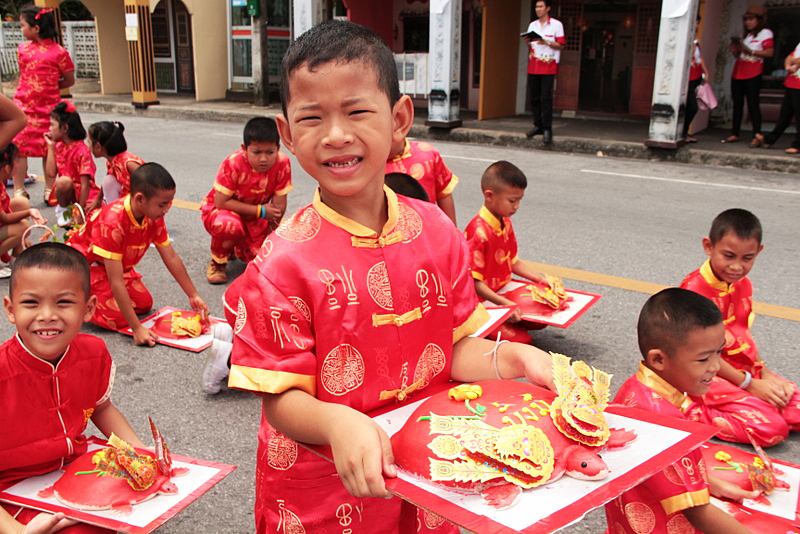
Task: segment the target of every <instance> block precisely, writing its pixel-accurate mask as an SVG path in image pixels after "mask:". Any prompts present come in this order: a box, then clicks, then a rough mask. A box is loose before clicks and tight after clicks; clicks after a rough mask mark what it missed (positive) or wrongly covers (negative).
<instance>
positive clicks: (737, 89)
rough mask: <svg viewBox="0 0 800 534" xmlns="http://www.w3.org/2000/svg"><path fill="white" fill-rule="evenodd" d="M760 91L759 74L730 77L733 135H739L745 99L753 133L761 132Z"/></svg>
mask: <svg viewBox="0 0 800 534" xmlns="http://www.w3.org/2000/svg"><path fill="white" fill-rule="evenodd" d="M760 92H761V75H760V74H759V75H758V76H755V77H753V78H748V79H747V80H734V79H731V96H732V97H733V131H732V132H731V133H733V135H735V136H737V137H738V136H739V132H740V131H741V127H742V118H743V117H744V101H745V98H746V99H747V111H748V112H749V113H750V122H752V123H753V133H754V134H757V133H761V106H760V104H759V102H758V95H759V93H760Z"/></svg>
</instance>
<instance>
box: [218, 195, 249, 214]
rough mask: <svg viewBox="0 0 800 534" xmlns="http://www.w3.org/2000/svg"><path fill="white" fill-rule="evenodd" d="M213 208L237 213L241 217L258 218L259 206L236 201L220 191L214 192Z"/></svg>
mask: <svg viewBox="0 0 800 534" xmlns="http://www.w3.org/2000/svg"><path fill="white" fill-rule="evenodd" d="M214 206H216V208H217V209H220V210H228V211H232V212H234V213H238V214H239V215H241V216H242V217H258V211H259V205H258V204H247V203H246V202H242V201H241V200H236V199H235V198H233V197H232V196H230V195H226V194H225V193H223V192H221V191H215V192H214Z"/></svg>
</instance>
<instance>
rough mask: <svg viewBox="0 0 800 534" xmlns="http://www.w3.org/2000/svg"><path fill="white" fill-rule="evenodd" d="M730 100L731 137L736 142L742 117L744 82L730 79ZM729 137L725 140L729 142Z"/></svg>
mask: <svg viewBox="0 0 800 534" xmlns="http://www.w3.org/2000/svg"><path fill="white" fill-rule="evenodd" d="M731 99H732V100H733V119H732V122H731V137H736V138H737V139H736V140H737V141H738V137H739V133H740V131H741V128H742V118H743V116H744V80H734V79H731ZM731 137H729V138H728V139H726V141H730V140H731Z"/></svg>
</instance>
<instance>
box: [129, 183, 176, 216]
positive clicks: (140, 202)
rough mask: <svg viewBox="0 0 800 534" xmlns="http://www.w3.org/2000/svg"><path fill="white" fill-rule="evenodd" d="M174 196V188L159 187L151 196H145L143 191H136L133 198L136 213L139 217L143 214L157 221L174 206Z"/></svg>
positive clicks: (132, 202)
mask: <svg viewBox="0 0 800 534" xmlns="http://www.w3.org/2000/svg"><path fill="white" fill-rule="evenodd" d="M174 197H175V190H174V189H157V190H156V192H155V194H154V195H153V196H152V197H150V198H145V196H144V195H143V194H142V193H134V195H133V198H132V199H131V204H132V208H133V211H134V215H135V216H137V217H138V216H140V215H142V216H144V217H147V218H149V219H152V220H154V221H157V220H158V219H160V218H161V217H163V216H164V215H166V214H167V212H168V211H169V209H170V208H171V207H172V199H173V198H174Z"/></svg>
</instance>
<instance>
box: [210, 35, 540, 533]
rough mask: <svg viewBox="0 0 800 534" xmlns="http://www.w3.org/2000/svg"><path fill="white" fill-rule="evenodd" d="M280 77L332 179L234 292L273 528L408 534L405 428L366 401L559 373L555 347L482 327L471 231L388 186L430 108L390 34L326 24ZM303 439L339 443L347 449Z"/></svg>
mask: <svg viewBox="0 0 800 534" xmlns="http://www.w3.org/2000/svg"><path fill="white" fill-rule="evenodd" d="M281 80H282V84H281V93H282V94H281V96H282V98H281V102H282V105H283V114H282V115H279V116H278V128H279V130H280V133H281V139H282V140H283V142H284V144H285V145H286V147H287V148H288V149H289V150H290V151H291V152H292V153H293V154H295V156H297V160H298V162H299V163H300V165H302V167H303V168H304V169H305V170H306V171H307V172H308V173H309V174H310V175H311V177H312V178H314V179H315V180H316V181H317V182H318V183H319V189H318V191H317V193H316V195H315V198H314V202H313V203H312V204H311V205H309V206H307V207H305V208H302V209H300V210H299V211H298V212H297V213H295V215H293V216H292V217H291V218H290V219H289V220H287V221H285V222H284V223H283V224H282V225H281V226H280V227H279V228H278V229H277V230H276V231H275V232H273V233H272V234H271V235H269V236H268V237H267V239H266V240H265V241H264V245H263V246H262V248H261V251H260V252H259V255H258V256H257V257H256V259H255V260H253V261H252V262H250V264H249V265H248V266H247V270H246V271H245V273H244V275H242V276H241V277H240V279H239V280H241V282H240V283H239V280H237V283H236V284H235V286H236V287H235V288H233V289H237V293H235V294H232V292H231V291H230V290H229V292H228V293H227V294H226V301H227V302H229V303H230V307H231V308H232V309H235V310H236V318H235V325H234V341H233V353H232V356H231V363H232V365H231V374H230V378H229V381H228V385H229V386H232V387H238V388H242V389H248V390H252V391H255V392H257V393H258V394H259V395H261V396H262V408H263V418H262V424H261V429H260V431H259V452H258V466H257V475H256V527H257V531H258V532H259V533H265V532H274V531H276V530H277V529H278V528H279V527H281V526H282V527H283V528H284V529H285V530H289V529H290V527H291V528H294V529H296V530H297V531H300V530H302V529H303V528H304V529H305V531H306V532H309V531H311V530H312V529H315V530H318V531H326V532H341V531H342V530H344V529H347V530H348V532H351V533H353V534H356V533H365V534H366V533H369V534H380V533H384V532H387V533H388V532H392V533H394V532H398V528H399V527H398V525H399V524H400V521H401V513H400V511H401V505H400V502H399V500H398V499H397V498H392V499H388V497H389V496H390V495H389V493H388V491H387V490H386V486H385V484H384V480H383V477H384V476H387V477H394V476H396V469H395V467H394V465H393V456H392V451H391V443H390V441H389V438H388V436H387V435H386V433H385V432H384V431H383V430H381V429H380V427H378V426H377V425H376V424H375V423H374V421H372V420H371V419H370V418H369V417H367V416H366V415H365V413H366V412H369V411H371V410H374V409H376V408H379V407H381V406H387V405H392V404H397V403H402V402H406V401H407V400H408V398H409V396H410V395H412V394H414V393H416V392H418V391H419V390H422V389H423V388H425V387H427V386H429V385H435V384H441V383H445V382H447V381H448V380H450V379H451V378H452V379H454V380H459V381H474V380H481V379H491V378H497V377H503V378H512V377H521V376H525V377H526V378H528V380H530V381H531V382H533V383H536V384H540V385H546V386H549V385H551V384H552V374H551V371H550V356H549V355H547V354H546V353H544V352H542V351H540V350H538V349H534V348H533V347H530V346H527V345H520V344H514V343H505V344H503V345H500V346H499V347H495V345H494V343H492V342H490V341H488V340H485V339H476V338H471V337H468V335H469V334H470V333H472V332H474V331H475V329H476V327H477V326H478V325H479V324H481V323H482V322H483V321H485V319H486V315H487V314H486V311H485V310H484V309H483V308H482V307H481V306H480V304H479V303H478V300H477V297H476V295H475V291H474V289H473V285H472V280H471V277H470V276H469V270H468V263H467V255H468V251H467V248H466V243H465V242H464V239H463V237H462V236H461V235H460V234H459V232H458V230H456V228H455V227H454V226H453V224H452V223H451V222H450V221H449V220H448V219H447V217H446V216H445V215H444V214H443V213H442V211H441V210H440V209H439V208H437V207H435V206H432V205H431V204H430V203H427V202H420V201H418V200H415V199H409V198H406V197H398V196H397V195H395V194H394V193H393V192H392V191H391V190H390V189H388V188H387V187H384V170H385V167H386V160H387V159H388V157H389V153H390V150H391V145H392V143H393V142H397V141H400V140H402V139H403V138H404V137H405V135H406V133H407V132H408V130H409V129H410V127H411V123H412V121H413V109H414V108H413V106H412V104H411V100H410V99H409V97H408V96H401V95H400V91H399V85H398V82H397V69H396V67H395V63H394V58H393V56H392V53H391V50H389V48H388V47H387V46H386V44H385V43H384V42H383V40H382V39H381V38H380V37H379V36H377V35H376V34H374V33H373V32H372V31H370V30H368V29H366V28H363V27H361V26H358V25H356V24H353V23H350V22H343V21H331V22H326V23H323V24H320V25H318V26H316V27H314V28H312V29H311V30H309V31H308V32H306V33H305V34H303V35H302V36H301V37H300V38H299V39H297V40H296V41H295V42H294V43H292V45H291V46H290V47H289V49H288V50H287V52H286V55H285V56H284V58H283V63H282V72H281ZM295 440H296V441H302V442H306V443H315V444H327V445H330V446H331V448H332V451H333V457H334V460H335V464H332V463H329V462H327V461H325V460H323V459H321V458H320V457H318V456H316V455H315V454H313V453H311V452H309V451H307V450H305V449H304V448H302V447H300V446H298V444H297V443H296V441H295ZM381 497H383V498H381ZM404 517H408V516H404ZM417 521H419V524H420V525H421V527H422V528H423V529H427V528H430V529H434V528H436V527H437V525H441V524H442V522H443V521H442V520H441V518H437V517H435V516H430V515H426V516H425V517H424V518H419V519H417V518H414V517H413V516H411V517H410V520H409V523H404V524H405V525H407V526H408V527H410V528H411V529H412V530H410V531H413V532H416V531H417ZM442 528H446V529H447V530H446V531H448V532H455V530H454V529H453V527H452V526H448V527H445V526H442ZM404 531H405V530H404ZM440 531H441V530H440Z"/></svg>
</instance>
